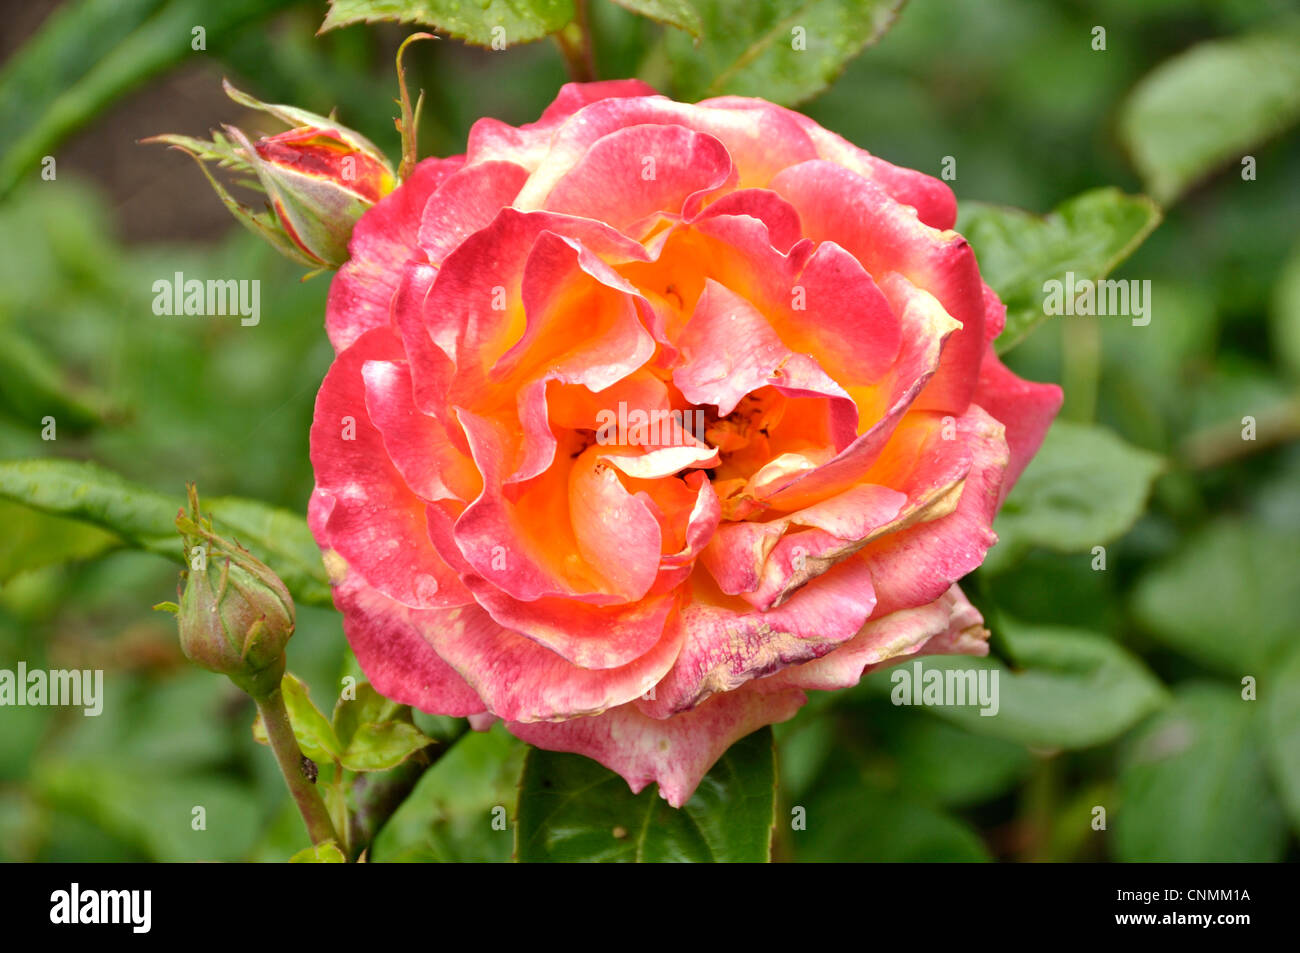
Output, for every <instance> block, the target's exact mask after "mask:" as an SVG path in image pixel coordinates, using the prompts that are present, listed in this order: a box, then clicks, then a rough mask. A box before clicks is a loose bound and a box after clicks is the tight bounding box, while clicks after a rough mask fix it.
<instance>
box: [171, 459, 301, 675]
mask: <svg viewBox="0 0 1300 953" xmlns="http://www.w3.org/2000/svg"><path fill="white" fill-rule="evenodd" d="M189 504H190V511H189V513H188V514H187V513H185V512H184V511H182V512H181V513H180V515H178V516H177V517H176V527H177V529H179V530H180V532H181V537H182V539H183V540H184V546H185V554H186V562H187V566H188V568H187V569H186V570H185V571H183V572H182V573H181V586H180V603H179V605H177V604H175V603H170V604H166V605H165V606H162V607H160V608H168V609H170V610H172V611H173V612H175V613H176V620H177V624H178V626H179V628H180V638H181V651H183V652H184V653H185V656H186V658H188V659H190V660H191V661H193V662H196V663H198V664H199V665H202V666H203V667H204V668H206V669H209V670H211V671H213V672H220V673H221V674H223V675H226V676H228V677H229V678H230V680H231V681H233V682H234V683H235V684H236V685H238V686H239V687H240V688H241V689H243V690H244V691H245V692H247V693H248V694H250V695H252V696H253V697H254V698H261V697H264V696H265V695H266V694H268V693H269V692H271V691H274V690H275V689H276V688H277V687H278V686H279V684H280V679H281V678H282V677H283V676H284V667H285V659H284V650H285V645H286V644H287V643H288V641H289V637H290V636H291V635H293V627H294V608H293V598H292V597H291V596H290V595H289V590H288V589H286V588H285V585H284V583H283V582H281V581H280V578H279V577H278V576H276V574H275V573H274V572H272V571H271V569H270V568H269V567H268V566H267V565H266V564H265V563H263V562H262V561H261V560H259V559H258V558H257V557H255V556H254V555H253V554H252V553H250V552H249V551H248V550H246V549H244V547H242V546H240V545H239V544H238V543H232V542H229V541H227V540H225V539H223V538H222V537H220V536H218V535H216V533H214V532H213V531H212V524H211V522H210V521H209V520H206V519H204V518H203V517H202V515H201V514H200V512H199V500H198V491H197V490H196V489H195V487H194V485H193V484H190V487H189Z"/></svg>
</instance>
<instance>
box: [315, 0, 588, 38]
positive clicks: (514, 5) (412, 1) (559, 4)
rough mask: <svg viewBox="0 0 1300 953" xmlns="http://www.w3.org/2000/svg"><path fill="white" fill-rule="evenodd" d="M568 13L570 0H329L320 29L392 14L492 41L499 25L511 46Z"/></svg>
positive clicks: (557, 24) (562, 21) (558, 24)
mask: <svg viewBox="0 0 1300 953" xmlns="http://www.w3.org/2000/svg"><path fill="white" fill-rule="evenodd" d="M573 15H574V9H573V0H330V9H329V13H328V14H326V16H325V22H324V23H323V24H322V25H321V32H322V33H323V32H325V31H326V30H333V29H336V28H338V27H342V26H350V25H352V24H353V23H376V22H378V21H381V20H396V21H397V22H399V23H413V24H418V25H420V26H427V27H432V28H434V29H435V30H439V31H441V32H443V33H446V34H448V35H450V36H454V37H455V38H456V39H458V40H464V41H465V42H466V43H473V44H475V45H477V46H491V45H492V41H493V40H494V39H495V37H494V35H493V30H494V29H496V28H497V27H502V28H504V30H505V34H504V37H503V39H504V41H505V43H506V44H507V45H509V46H514V45H515V44H516V43H527V42H528V41H529V40H537V39H540V38H541V37H544V36H546V34H548V33H554V32H555V31H556V30H559V29H561V28H563V27H564V26H565V25H566V24H567V23H568V22H569V21H570V20H572V19H573Z"/></svg>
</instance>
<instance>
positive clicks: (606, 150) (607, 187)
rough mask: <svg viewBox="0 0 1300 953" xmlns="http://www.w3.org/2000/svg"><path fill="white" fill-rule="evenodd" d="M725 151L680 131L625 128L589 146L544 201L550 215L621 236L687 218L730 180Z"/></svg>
mask: <svg viewBox="0 0 1300 953" xmlns="http://www.w3.org/2000/svg"><path fill="white" fill-rule="evenodd" d="M733 175H734V173H733V171H732V167H731V157H730V156H729V155H728V154H727V150H726V147H725V146H723V144H722V143H721V142H719V141H718V140H717V139H714V138H713V137H712V136H709V135H704V134H702V133H698V132H692V131H691V130H690V129H687V128H685V127H684V126H659V125H637V126H625V127H623V128H622V129H619V130H617V131H615V132H611V133H609V134H608V135H607V136H604V137H603V138H601V139H597V140H596V141H595V142H594V143H592V145H591V148H590V149H588V150H587V152H586V154H584V155H583V157H582V158H581V159H580V160H579V161H578V164H577V165H575V166H574V167H573V168H572V169H571V170H570V171H569V172H567V173H565V175H564V176H563V177H562V178H561V179H560V180H559V181H558V182H556V183H555V187H554V188H552V189H551V192H550V194H549V195H548V196H547V197H546V208H547V209H548V210H550V211H553V212H564V213H567V214H569V215H581V216H584V217H586V218H594V219H596V220H597V221H601V222H604V223H606V224H607V225H612V226H613V227H615V228H617V229H620V230H622V231H627V229H628V226H630V225H632V224H633V223H634V222H637V221H639V220H640V219H643V218H646V217H648V216H653V215H655V214H656V213H659V212H669V213H684V214H690V213H691V212H693V211H694V208H692V205H694V206H695V207H698V205H699V203H700V201H701V200H702V198H703V196H705V195H706V194H708V193H710V192H713V191H715V190H717V189H720V188H722V187H723V186H725V185H726V184H727V183H728V181H729V180H731V179H732V178H733Z"/></svg>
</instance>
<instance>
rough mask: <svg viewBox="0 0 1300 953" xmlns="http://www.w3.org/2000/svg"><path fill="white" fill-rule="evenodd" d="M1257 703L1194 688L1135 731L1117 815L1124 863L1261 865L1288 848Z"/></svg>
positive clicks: (1122, 777)
mask: <svg viewBox="0 0 1300 953" xmlns="http://www.w3.org/2000/svg"><path fill="white" fill-rule="evenodd" d="M1259 711H1260V709H1259V702H1251V701H1245V700H1243V699H1242V698H1241V696H1240V694H1239V693H1238V692H1237V691H1234V690H1233V689H1227V688H1220V687H1218V686H1212V685H1195V686H1191V687H1189V688H1186V689H1183V690H1182V691H1180V692H1179V694H1178V697H1177V699H1176V700H1175V702H1174V704H1173V705H1172V706H1170V708H1169V709H1168V710H1167V711H1165V712H1164V713H1162V714H1161V715H1160V716H1159V717H1158V718H1156V719H1154V720H1153V721H1152V723H1151V724H1150V725H1148V726H1146V728H1144V729H1143V731H1142V732H1141V733H1140V734H1139V735H1138V737H1136V738H1135V739H1134V741H1133V744H1132V746H1131V748H1130V750H1129V751H1128V753H1127V755H1126V757H1125V760H1124V763H1123V764H1122V766H1121V769H1120V776H1119V804H1118V805H1117V806H1116V808H1115V810H1113V811H1112V812H1111V817H1112V819H1113V822H1112V828H1113V833H1114V851H1115V854H1116V857H1117V859H1119V860H1123V861H1137V862H1151V861H1156V862H1184V863H1202V862H1223V863H1240V862H1260V861H1275V860H1279V859H1281V856H1282V853H1283V851H1284V850H1285V848H1286V840H1285V836H1284V835H1285V822H1284V820H1283V816H1282V808H1281V806H1280V805H1279V804H1278V802H1277V798H1276V796H1275V795H1274V794H1273V791H1272V790H1271V788H1270V785H1269V779H1268V772H1267V769H1266V766H1265V759H1264V753H1263V750H1262V748H1261V738H1260V724H1259V721H1260V719H1259V717H1258V716H1257V713H1258V712H1259Z"/></svg>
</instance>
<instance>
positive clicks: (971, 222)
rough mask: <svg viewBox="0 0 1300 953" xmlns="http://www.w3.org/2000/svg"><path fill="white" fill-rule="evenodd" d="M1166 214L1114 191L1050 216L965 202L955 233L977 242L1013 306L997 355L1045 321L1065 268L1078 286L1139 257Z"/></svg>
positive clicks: (987, 274)
mask: <svg viewBox="0 0 1300 953" xmlns="http://www.w3.org/2000/svg"><path fill="white" fill-rule="evenodd" d="M1160 219H1161V214H1160V209H1159V207H1158V206H1157V205H1156V204H1155V203H1154V202H1152V201H1151V200H1150V199H1149V198H1147V197H1146V196H1144V195H1125V194H1124V193H1123V192H1121V191H1119V189H1113V188H1103V189H1093V190H1091V191H1089V192H1084V193H1082V194H1080V195H1076V196H1075V197H1074V198H1072V199H1070V200H1068V201H1066V202H1063V203H1062V204H1061V205H1059V206H1057V208H1056V209H1055V210H1054V211H1053V212H1051V213H1050V214H1048V215H1046V216H1038V215H1034V214H1032V213H1030V212H1025V211H1022V210H1021V209H1014V208H1004V207H1002V206H997V205H987V204H984V203H981V202H963V203H961V206H960V209H959V213H958V216H957V230H958V231H959V232H961V233H962V235H964V236H965V237H966V239H967V240H968V241H969V242H970V243H971V246H972V247H974V249H975V257H976V258H977V259H978V260H979V266H980V273H981V274H982V275H983V277H984V280H985V281H987V282H988V283H989V286H990V287H992V288H993V290H994V291H996V292H997V293H998V297H1000V298H1001V299H1002V301H1003V303H1004V304H1006V306H1007V325H1006V328H1005V329H1004V330H1003V332H1002V334H1001V335H1000V336H999V337H998V340H997V343H996V347H997V350H998V353H999V354H1003V353H1006V352H1007V351H1009V350H1011V348H1013V347H1015V346H1016V344H1018V343H1019V342H1020V341H1021V340H1022V339H1023V338H1024V336H1025V335H1026V334H1028V333H1029V332H1030V331H1031V330H1033V329H1034V328H1035V327H1036V326H1037V325H1038V324H1040V323H1041V322H1043V321H1045V320H1047V318H1048V314H1047V313H1046V311H1045V310H1044V308H1043V299H1044V295H1045V292H1044V289H1043V286H1044V284H1045V283H1046V282H1048V281H1052V280H1056V281H1064V280H1065V275H1066V272H1072V273H1073V274H1074V277H1075V281H1076V283H1077V282H1078V281H1079V280H1081V279H1088V280H1094V281H1095V280H1099V279H1101V278H1104V277H1105V276H1106V275H1108V274H1110V272H1111V270H1112V269H1114V268H1115V267H1116V266H1117V265H1118V264H1119V263H1120V262H1122V261H1123V260H1124V259H1125V258H1127V257H1128V256H1129V255H1131V254H1133V251H1134V250H1135V249H1136V248H1137V247H1138V246H1139V245H1141V244H1142V242H1143V241H1144V240H1145V239H1146V237H1147V236H1148V235H1149V234H1151V231H1152V229H1154V228H1155V227H1156V226H1157V225H1158V224H1160ZM1060 320H1062V321H1073V320H1090V319H1087V318H1084V319H1076V318H1074V317H1062V318H1060ZM1106 320H1124V319H1123V318H1119V317H1113V318H1108V319H1106Z"/></svg>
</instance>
